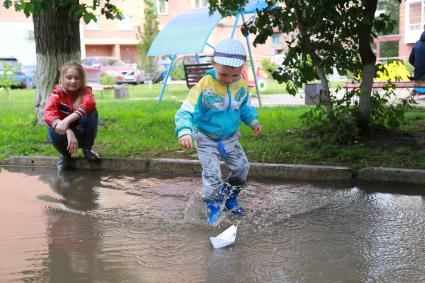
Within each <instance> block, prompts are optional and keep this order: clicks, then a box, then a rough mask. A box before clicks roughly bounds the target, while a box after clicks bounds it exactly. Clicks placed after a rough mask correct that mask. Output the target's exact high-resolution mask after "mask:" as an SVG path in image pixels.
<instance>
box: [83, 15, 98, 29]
mask: <svg viewBox="0 0 425 283" xmlns="http://www.w3.org/2000/svg"><path fill="white" fill-rule="evenodd" d="M86 30H100V19H99V18H97V17H96V21H94V20H91V21H90V22H89V23H88V24H86Z"/></svg>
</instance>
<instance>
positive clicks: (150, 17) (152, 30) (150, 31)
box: [137, 0, 159, 76]
mask: <svg viewBox="0 0 425 283" xmlns="http://www.w3.org/2000/svg"><path fill="white" fill-rule="evenodd" d="M144 2H145V9H144V22H143V31H142V29H141V28H140V27H138V29H137V30H138V34H137V38H138V39H139V44H138V46H137V48H138V50H139V56H140V61H141V65H142V67H143V69H144V70H145V72H146V73H148V74H150V75H151V76H152V75H153V74H154V73H155V72H156V71H157V70H156V69H157V68H156V64H155V61H154V58H153V57H150V56H147V53H148V50H149V48H150V46H151V44H152V42H153V40H154V39H155V37H156V35H157V34H158V32H159V23H158V19H157V15H156V11H155V6H154V4H153V2H152V0H144Z"/></svg>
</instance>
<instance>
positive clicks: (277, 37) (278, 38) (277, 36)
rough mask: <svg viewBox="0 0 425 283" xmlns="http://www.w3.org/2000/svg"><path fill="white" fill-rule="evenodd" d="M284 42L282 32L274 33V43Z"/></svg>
mask: <svg viewBox="0 0 425 283" xmlns="http://www.w3.org/2000/svg"><path fill="white" fill-rule="evenodd" d="M282 43H283V38H282V34H280V33H275V34H272V44H282Z"/></svg>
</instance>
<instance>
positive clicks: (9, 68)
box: [0, 57, 33, 88]
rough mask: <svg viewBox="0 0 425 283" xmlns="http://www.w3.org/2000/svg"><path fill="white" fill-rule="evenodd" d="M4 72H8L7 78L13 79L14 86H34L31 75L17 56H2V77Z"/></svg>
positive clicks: (0, 65)
mask: <svg viewBox="0 0 425 283" xmlns="http://www.w3.org/2000/svg"><path fill="white" fill-rule="evenodd" d="M5 72H6V73H5ZM4 74H6V79H8V80H9V81H11V83H12V85H11V86H12V88H31V87H32V86H33V84H32V77H31V75H28V74H26V73H25V69H24V68H22V64H21V63H20V62H19V61H18V59H16V58H12V57H10V58H0V78H3V76H4ZM3 79H5V78H3ZM0 81H1V79H0ZM0 84H1V82H0Z"/></svg>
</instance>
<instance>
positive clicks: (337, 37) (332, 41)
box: [209, 0, 393, 129]
mask: <svg viewBox="0 0 425 283" xmlns="http://www.w3.org/2000/svg"><path fill="white" fill-rule="evenodd" d="M246 2H247V1H246V0H239V1H218V0H209V4H210V10H211V11H214V10H218V11H219V12H220V13H221V14H222V15H234V14H235V13H236V12H237V11H239V10H242V9H243V7H244V5H245V4H246ZM267 3H268V8H267V9H265V10H263V11H260V12H259V13H258V15H257V17H255V18H252V19H251V20H250V21H249V22H248V23H247V24H245V25H244V26H243V28H242V30H243V32H244V33H245V34H246V33H248V32H250V33H252V34H255V39H254V45H256V44H262V43H264V42H265V41H266V39H267V38H268V37H270V36H271V35H272V34H273V33H274V32H276V30H278V31H279V32H282V33H291V32H292V33H293V34H295V37H294V39H293V40H292V41H290V42H287V44H288V54H287V56H286V57H285V60H284V62H283V63H282V66H280V67H279V69H278V70H277V71H276V72H274V73H273V77H274V78H275V79H277V80H278V81H279V82H285V83H286V85H287V91H288V92H289V93H291V94H295V93H296V92H297V89H298V88H299V87H301V86H302V85H303V84H304V83H306V82H309V81H312V80H314V79H319V80H320V82H321V88H322V91H321V97H322V99H323V100H324V105H325V109H326V115H327V118H328V121H329V122H330V124H331V125H332V127H337V122H338V121H337V119H336V117H335V113H334V104H335V103H336V102H337V101H336V100H335V98H333V97H332V95H331V93H330V90H329V81H328V79H327V78H326V75H328V74H331V73H332V72H333V67H336V69H337V70H338V72H339V73H340V74H347V73H354V74H356V73H359V71H360V72H361V74H362V78H363V80H362V84H361V88H360V102H359V105H358V110H357V115H358V116H359V123H360V126H361V127H363V129H367V128H368V125H369V119H370V111H371V90H372V83H373V78H374V75H375V62H376V57H375V55H374V53H373V52H372V48H371V43H372V42H373V40H372V39H373V37H374V36H375V34H376V31H382V30H385V29H389V28H392V25H393V23H392V22H391V21H390V20H389V17H388V16H386V15H380V17H379V18H377V19H375V17H374V13H375V11H376V6H377V0H353V1H346V0H316V1H311V0H280V1H277V0H270V1H267ZM373 29H374V31H373Z"/></svg>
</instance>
